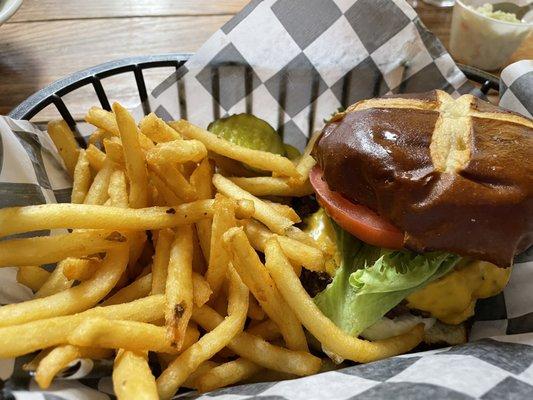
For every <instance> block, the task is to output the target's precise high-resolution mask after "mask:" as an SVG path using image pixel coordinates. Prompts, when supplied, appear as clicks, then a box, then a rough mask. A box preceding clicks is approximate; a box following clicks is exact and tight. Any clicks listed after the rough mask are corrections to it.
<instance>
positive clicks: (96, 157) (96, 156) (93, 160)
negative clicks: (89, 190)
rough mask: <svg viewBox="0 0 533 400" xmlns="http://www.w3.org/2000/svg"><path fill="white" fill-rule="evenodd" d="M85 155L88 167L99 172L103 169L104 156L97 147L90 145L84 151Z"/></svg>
mask: <svg viewBox="0 0 533 400" xmlns="http://www.w3.org/2000/svg"><path fill="white" fill-rule="evenodd" d="M85 155H86V156H87V160H88V161H89V165H90V166H91V168H92V169H94V170H95V171H100V170H101V169H102V168H103V167H104V163H105V159H106V156H105V153H104V152H103V151H101V150H100V149H99V148H98V147H96V146H94V145H92V144H90V145H89V146H87V149H86V150H85Z"/></svg>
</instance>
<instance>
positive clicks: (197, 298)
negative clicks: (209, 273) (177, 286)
mask: <svg viewBox="0 0 533 400" xmlns="http://www.w3.org/2000/svg"><path fill="white" fill-rule="evenodd" d="M192 287H193V293H194V296H193V302H194V305H195V306H196V307H202V306H203V305H204V304H205V303H207V302H208V301H209V298H210V297H211V295H212V294H213V291H212V290H211V287H210V286H209V283H207V281H206V280H205V279H204V278H203V276H202V275H200V274H199V273H197V272H193V273H192Z"/></svg>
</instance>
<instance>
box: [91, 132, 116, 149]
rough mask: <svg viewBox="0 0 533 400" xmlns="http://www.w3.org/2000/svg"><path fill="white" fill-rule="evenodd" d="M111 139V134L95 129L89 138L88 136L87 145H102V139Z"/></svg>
mask: <svg viewBox="0 0 533 400" xmlns="http://www.w3.org/2000/svg"><path fill="white" fill-rule="evenodd" d="M110 137H113V134H112V133H111V132H108V131H104V130H103V129H100V128H97V129H96V130H95V131H94V132H93V133H92V134H91V136H89V144H93V145H95V146H96V145H97V144H102V143H103V140H104V139H109V138H110Z"/></svg>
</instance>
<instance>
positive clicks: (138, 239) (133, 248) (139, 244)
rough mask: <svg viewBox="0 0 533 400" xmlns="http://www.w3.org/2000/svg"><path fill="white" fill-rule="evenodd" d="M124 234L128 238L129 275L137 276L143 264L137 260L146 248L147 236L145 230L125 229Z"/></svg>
mask: <svg viewBox="0 0 533 400" xmlns="http://www.w3.org/2000/svg"><path fill="white" fill-rule="evenodd" d="M124 236H126V238H127V239H128V245H129V259H128V271H127V272H128V277H130V278H131V279H135V278H137V276H138V275H139V274H140V273H141V271H142V265H139V264H138V263H137V261H138V260H139V257H141V254H142V252H143V250H144V245H145V243H146V240H147V237H146V232H144V231H125V232H124Z"/></svg>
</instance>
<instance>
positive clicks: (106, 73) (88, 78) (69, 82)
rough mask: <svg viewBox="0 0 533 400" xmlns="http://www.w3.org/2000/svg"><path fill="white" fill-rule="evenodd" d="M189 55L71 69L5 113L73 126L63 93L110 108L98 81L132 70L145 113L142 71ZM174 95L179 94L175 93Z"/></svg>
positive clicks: (490, 85)
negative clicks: (56, 118) (47, 112)
mask: <svg viewBox="0 0 533 400" xmlns="http://www.w3.org/2000/svg"><path fill="white" fill-rule="evenodd" d="M191 55H192V54H188V53H177V54H162V55H154V56H140V57H132V58H125V59H121V60H116V61H110V62H107V63H104V64H100V65H97V66H95V67H91V68H88V69H86V70H83V71H79V72H75V73H74V74H72V75H69V76H67V77H66V78H63V79H60V80H58V81H56V82H54V83H52V84H50V85H49V86H47V87H45V88H44V89H41V90H39V91H38V92H36V93H35V94H33V95H31V96H30V97H28V98H27V99H26V100H25V101H23V102H22V103H21V104H19V105H18V106H17V107H15V108H14V109H13V110H12V111H11V113H9V116H10V117H11V118H14V119H25V120H30V119H31V118H33V117H34V116H35V115H37V114H38V113H39V112H40V111H42V110H43V109H44V108H45V107H47V106H49V105H54V106H55V107H56V109H57V111H58V112H59V114H60V115H61V117H62V118H63V119H64V120H65V121H66V122H67V123H68V125H69V126H70V127H71V128H75V127H76V120H75V119H74V117H73V116H72V113H71V112H70V110H69V108H68V107H67V105H66V104H65V102H64V101H63V96H65V95H67V94H69V93H71V92H73V91H75V90H77V89H79V88H81V87H84V86H88V85H91V86H92V87H93V89H94V92H95V93H96V96H97V97H98V100H99V102H100V105H101V106H102V108H103V109H105V110H111V105H110V103H109V99H108V97H107V94H106V92H105V90H104V87H103V85H102V79H105V78H109V77H111V76H116V75H120V74H125V73H132V72H133V74H134V77H135V83H136V85H137V91H138V93H139V101H140V103H141V105H142V108H143V111H144V113H145V114H148V113H149V112H151V111H152V110H151V109H150V104H149V102H148V91H147V89H146V83H145V80H144V75H143V71H144V70H146V69H150V68H168V67H174V68H175V69H176V70H178V69H179V68H180V67H181V66H182V65H183V64H185V62H186V61H187V60H188V59H189V58H190V57H191ZM458 66H459V68H460V69H461V70H462V71H463V73H464V74H465V75H466V77H467V78H468V79H470V80H472V81H474V82H477V83H479V84H481V87H480V89H479V90H480V91H481V93H482V94H484V95H486V94H487V93H488V92H489V90H491V89H492V90H496V91H498V90H499V79H498V78H497V77H496V76H494V75H491V74H489V73H486V72H484V71H481V70H479V69H477V68H474V67H470V66H466V65H462V64H458ZM215 75H216V74H215ZM247 76H248V71H247V68H244V73H243V79H245V83H246V81H247V79H246V77H247ZM213 81H214V82H215V83H216V82H217V80H216V79H214V80H213ZM179 90H183V88H181V89H180V87H179V85H178V91H179ZM214 93H215V97H216V93H218V91H214ZM178 95H180V94H179V93H178ZM184 98H185V96H182V95H180V99H181V100H183V99H184ZM217 100H218V99H216V98H215V101H217ZM280 104H281V103H280ZM343 106H345V107H346V106H348V104H343ZM216 110H218V108H216ZM215 117H216V115H215Z"/></svg>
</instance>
